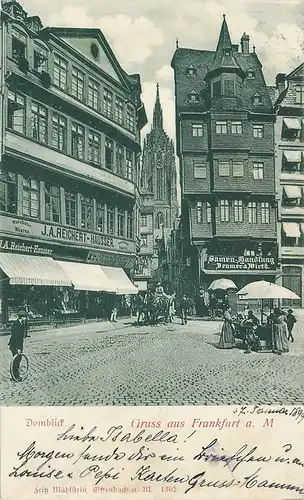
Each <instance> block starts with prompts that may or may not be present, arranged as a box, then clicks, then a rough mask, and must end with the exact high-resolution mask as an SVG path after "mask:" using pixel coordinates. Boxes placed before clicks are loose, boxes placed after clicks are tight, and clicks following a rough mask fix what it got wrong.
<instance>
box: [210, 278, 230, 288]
mask: <svg viewBox="0 0 304 500" xmlns="http://www.w3.org/2000/svg"><path fill="white" fill-rule="evenodd" d="M230 288H237V286H236V284H235V283H233V281H232V280H227V279H226V278H221V279H218V280H215V281H212V283H211V285H210V286H209V288H208V290H211V291H212V290H229V289H230Z"/></svg>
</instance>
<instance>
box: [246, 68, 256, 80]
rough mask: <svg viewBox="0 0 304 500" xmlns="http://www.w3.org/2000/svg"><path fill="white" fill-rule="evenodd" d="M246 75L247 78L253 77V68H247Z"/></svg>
mask: <svg viewBox="0 0 304 500" xmlns="http://www.w3.org/2000/svg"><path fill="white" fill-rule="evenodd" d="M247 75H248V78H251V79H252V78H255V72H254V71H253V69H249V70H248V73H247Z"/></svg>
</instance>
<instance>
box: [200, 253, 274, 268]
mask: <svg viewBox="0 0 304 500" xmlns="http://www.w3.org/2000/svg"><path fill="white" fill-rule="evenodd" d="M205 267H206V269H211V270H214V271H220V270H222V271H267V270H269V271H271V270H275V269H276V268H277V260H276V259H275V258H274V257H262V256H258V255H257V256H254V257H249V256H244V255H239V256H228V255H208V257H207V261H206V263H205Z"/></svg>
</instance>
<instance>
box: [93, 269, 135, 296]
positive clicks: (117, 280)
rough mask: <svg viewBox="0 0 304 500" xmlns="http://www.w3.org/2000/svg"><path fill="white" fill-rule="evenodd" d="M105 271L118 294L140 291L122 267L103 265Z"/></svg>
mask: <svg viewBox="0 0 304 500" xmlns="http://www.w3.org/2000/svg"><path fill="white" fill-rule="evenodd" d="M101 267H102V270H103V271H104V272H105V274H106V275H107V277H108V278H109V280H111V283H112V285H113V287H114V288H115V293H116V294H117V295H131V294H136V293H138V288H137V287H136V286H134V285H133V283H132V281H131V280H130V279H129V278H128V276H127V275H126V273H125V272H124V270H123V269H122V268H121V267H109V266H101Z"/></svg>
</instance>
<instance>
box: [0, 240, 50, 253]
mask: <svg viewBox="0 0 304 500" xmlns="http://www.w3.org/2000/svg"><path fill="white" fill-rule="evenodd" d="M0 250H6V251H8V252H18V253H31V254H36V255H52V254H53V250H52V248H43V247H41V246H40V245H36V244H35V243H24V242H23V241H16V240H6V239H0Z"/></svg>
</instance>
